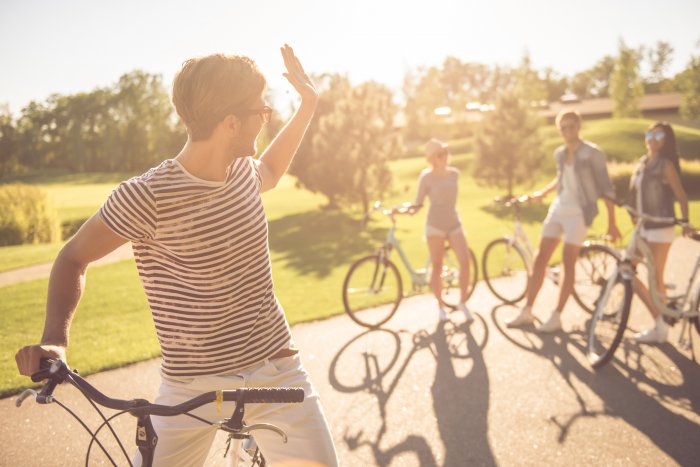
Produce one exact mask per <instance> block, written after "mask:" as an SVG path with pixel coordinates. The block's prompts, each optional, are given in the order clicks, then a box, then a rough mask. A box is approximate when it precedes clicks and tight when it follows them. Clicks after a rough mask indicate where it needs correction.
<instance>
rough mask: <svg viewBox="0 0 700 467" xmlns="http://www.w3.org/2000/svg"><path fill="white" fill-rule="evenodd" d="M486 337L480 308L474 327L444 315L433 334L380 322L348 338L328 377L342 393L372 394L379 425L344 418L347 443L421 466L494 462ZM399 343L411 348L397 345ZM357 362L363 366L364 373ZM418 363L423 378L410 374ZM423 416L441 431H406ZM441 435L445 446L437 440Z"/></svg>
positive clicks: (384, 459) (377, 458)
mask: <svg viewBox="0 0 700 467" xmlns="http://www.w3.org/2000/svg"><path fill="white" fill-rule="evenodd" d="M472 329H475V330H476V331H475V332H472ZM487 340H488V327H487V325H486V322H485V321H484V320H483V318H481V317H480V316H478V315H477V321H476V322H475V323H472V325H471V326H468V325H466V324H465V323H459V322H453V321H447V322H443V323H439V324H438V326H437V327H436V329H435V331H434V332H433V333H429V332H428V331H427V330H425V329H419V330H417V331H408V330H398V331H393V330H390V329H386V328H382V329H375V330H369V331H365V332H363V333H361V334H359V335H357V336H355V337H353V338H352V339H350V340H349V341H348V342H347V343H346V344H345V345H344V346H343V347H341V348H340V350H339V351H338V352H337V354H336V355H335V357H334V358H333V360H332V362H331V364H330V368H329V382H330V383H331V385H332V386H333V388H334V389H335V390H337V391H339V392H343V393H353V392H356V393H368V394H370V395H371V396H373V398H374V399H375V400H376V403H377V410H378V412H379V414H378V415H379V417H378V420H379V424H378V425H375V426H369V425H368V424H364V425H362V424H357V423H349V424H348V426H347V427H346V429H345V434H344V435H343V441H344V442H345V444H346V446H347V447H348V449H349V450H351V451H356V450H358V449H362V448H365V449H369V451H370V452H371V455H372V457H373V461H374V462H376V464H377V465H390V464H392V462H402V461H403V462H405V461H406V460H407V459H408V458H410V455H413V456H415V458H416V460H417V461H418V463H419V464H420V465H421V466H435V465H465V462H466V463H467V464H469V465H473V464H478V465H495V460H494V456H493V453H492V452H491V449H490V445H489V442H488V436H487V433H488V430H487V426H486V425H487V413H488V400H489V390H488V389H489V388H488V373H487V371H486V366H485V363H484V359H483V355H482V349H483V348H484V346H485V345H486V342H487ZM406 344H409V345H408V346H407V345H406ZM402 347H408V350H406V351H404V352H402ZM402 354H403V355H402ZM430 360H432V362H433V363H432V367H434V368H435V377H434V380H433V384H432V386H431V388H430V393H429V394H428V393H427V390H425V389H426V388H425V386H426V385H425V384H423V381H425V380H426V379H427V378H428V376H427V372H428V371H429V366H428V365H429V361H430ZM358 367H364V374H362V373H363V372H361V371H360V372H358V371H357V368H358ZM351 368H354V370H351ZM416 368H417V369H418V370H419V371H418V372H417V374H419V375H422V376H423V377H422V378H420V379H419V380H417V381H414V380H413V378H415V377H416V376H415V375H416V371H415V370H416ZM350 374H354V375H356V376H355V379H354V380H353V381H349V380H347V378H348V376H347V375H350ZM360 374H361V375H360ZM344 378H345V379H344ZM421 390H425V391H424V392H422V393H421V392H420V391H421ZM397 407H398V408H399V409H400V410H401V411H405V410H410V411H411V412H412V414H413V416H412V418H413V419H415V420H416V424H415V426H405V425H404V426H396V425H395V423H394V422H395V421H394V418H395V417H394V416H396V418H399V419H405V415H402V414H395V413H393V412H392V411H393V410H396V408H397ZM426 417H431V418H434V423H435V429H436V431H437V432H438V433H439V434H440V436H439V438H438V437H436V436H435V435H434V434H432V433H426V434H425V435H422V434H421V433H420V432H412V431H411V430H412V428H420V427H425V419H426ZM366 419H368V420H369V419H377V417H374V416H366ZM404 423H405V421H404ZM370 425H371V424H370ZM358 427H360V428H358ZM406 431H408V432H409V434H408V435H405V436H403V438H402V437H401V434H404V433H406ZM397 435H398V436H397ZM438 439H440V440H441V441H442V443H443V445H444V452H443V449H442V447H441V446H437V445H435V441H436V440H438ZM443 457H444V459H443Z"/></svg>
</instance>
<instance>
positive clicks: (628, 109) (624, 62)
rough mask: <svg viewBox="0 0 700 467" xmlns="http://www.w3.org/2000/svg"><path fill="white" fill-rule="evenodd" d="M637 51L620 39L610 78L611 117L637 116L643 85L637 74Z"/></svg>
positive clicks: (639, 113) (639, 114) (638, 114)
mask: <svg viewBox="0 0 700 467" xmlns="http://www.w3.org/2000/svg"><path fill="white" fill-rule="evenodd" d="M639 55H640V53H639V51H636V50H634V49H631V48H629V47H627V45H626V44H625V42H624V41H623V40H622V39H620V45H619V54H618V56H617V60H616V61H615V69H614V70H613V74H612V77H611V78H610V97H612V100H613V117H615V118H628V117H639V116H641V112H640V111H639V100H640V99H641V98H642V96H643V95H644V87H643V84H642V80H641V78H640V76H639Z"/></svg>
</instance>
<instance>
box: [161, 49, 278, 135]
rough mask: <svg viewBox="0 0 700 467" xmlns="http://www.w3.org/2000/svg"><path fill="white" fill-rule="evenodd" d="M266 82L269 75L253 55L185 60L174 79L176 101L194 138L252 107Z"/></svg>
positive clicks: (207, 132) (210, 131) (189, 133)
mask: <svg viewBox="0 0 700 467" xmlns="http://www.w3.org/2000/svg"><path fill="white" fill-rule="evenodd" d="M265 85H266V83H265V77H264V76H263V75H262V73H261V72H260V70H259V69H258V67H257V66H256V65H255V62H253V60H251V59H250V58H248V57H244V56H240V55H224V54H213V55H207V56H205V57H197V58H191V59H189V60H187V61H185V63H183V64H182V68H181V69H180V71H179V72H178V73H177V75H176V76H175V80H174V81H173V98H172V102H173V105H174V106H175V110H176V111H177V114H178V115H179V116H180V118H181V119H182V121H183V123H184V124H185V126H186V127H187V134H188V135H189V136H190V138H191V139H192V141H201V140H205V139H207V138H209V137H210V136H211V134H212V131H214V128H215V127H216V125H217V124H219V122H221V120H223V119H224V117H226V116H227V115H230V114H234V115H235V114H236V112H245V111H246V110H248V107H249V106H250V105H252V104H253V102H254V101H255V100H256V99H258V98H259V97H260V96H261V95H262V93H263V91H264V90H265Z"/></svg>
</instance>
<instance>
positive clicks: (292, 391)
mask: <svg viewBox="0 0 700 467" xmlns="http://www.w3.org/2000/svg"><path fill="white" fill-rule="evenodd" d="M31 378H32V381H34V382H38V381H41V380H44V379H47V380H48V381H47V383H46V384H45V385H44V386H43V388H42V389H41V391H40V393H39V395H41V396H44V399H45V401H46V402H49V401H50V396H51V394H52V392H53V389H54V388H55V387H56V384H58V383H61V382H63V381H68V382H69V383H70V384H72V385H73V386H75V387H76V388H77V389H78V390H79V391H80V392H82V393H83V394H84V395H85V397H87V398H88V399H90V400H92V401H94V402H96V403H97V404H99V405H101V406H103V407H107V408H110V409H114V410H124V411H128V412H140V413H144V414H150V415H159V416H165V417H170V416H175V415H181V414H184V413H186V412H189V411H191V410H194V409H196V408H198V407H201V406H203V405H205V404H208V403H210V402H214V401H217V400H219V401H227V402H229V401H233V402H241V403H248V404H257V403H293V402H303V400H304V390H303V389H302V388H241V389H234V390H221V391H210V392H206V393H204V394H201V395H199V396H197V397H194V398H192V399H190V400H188V401H185V402H183V403H182V404H178V405H174V406H167V405H159V404H152V403H150V402H149V401H147V400H145V399H131V400H123V399H113V398H111V397H108V396H106V395H105V394H103V393H102V392H100V391H99V390H98V389H97V388H95V387H94V386H92V385H91V384H90V383H88V382H87V381H86V380H85V379H83V378H82V377H81V376H80V375H78V373H77V372H75V371H73V370H71V369H70V368H68V365H66V363H65V362H63V361H62V360H48V359H42V363H41V369H40V370H39V371H38V372H37V373H34V374H33V375H32V377H31ZM30 391H31V390H30ZM24 398H26V396H24V397H22V400H24ZM37 401H39V402H41V401H40V400H39V398H38V397H37ZM20 403H21V401H20V400H19V399H18V405H19V404H20Z"/></svg>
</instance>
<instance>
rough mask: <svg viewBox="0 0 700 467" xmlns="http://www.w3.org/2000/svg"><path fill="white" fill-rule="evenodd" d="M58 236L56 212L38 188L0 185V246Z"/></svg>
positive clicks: (44, 241) (20, 185) (50, 239)
mask: <svg viewBox="0 0 700 467" xmlns="http://www.w3.org/2000/svg"><path fill="white" fill-rule="evenodd" d="M60 238H61V226H60V223H59V220H58V215H57V214H56V210H55V209H54V208H53V206H51V204H50V203H49V201H48V199H47V198H46V195H45V194H44V193H43V192H42V191H41V190H39V189H38V188H36V187H33V186H30V185H23V184H21V183H14V184H8V185H0V246H7V245H21V244H24V243H50V242H56V241H59V240H60Z"/></svg>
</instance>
